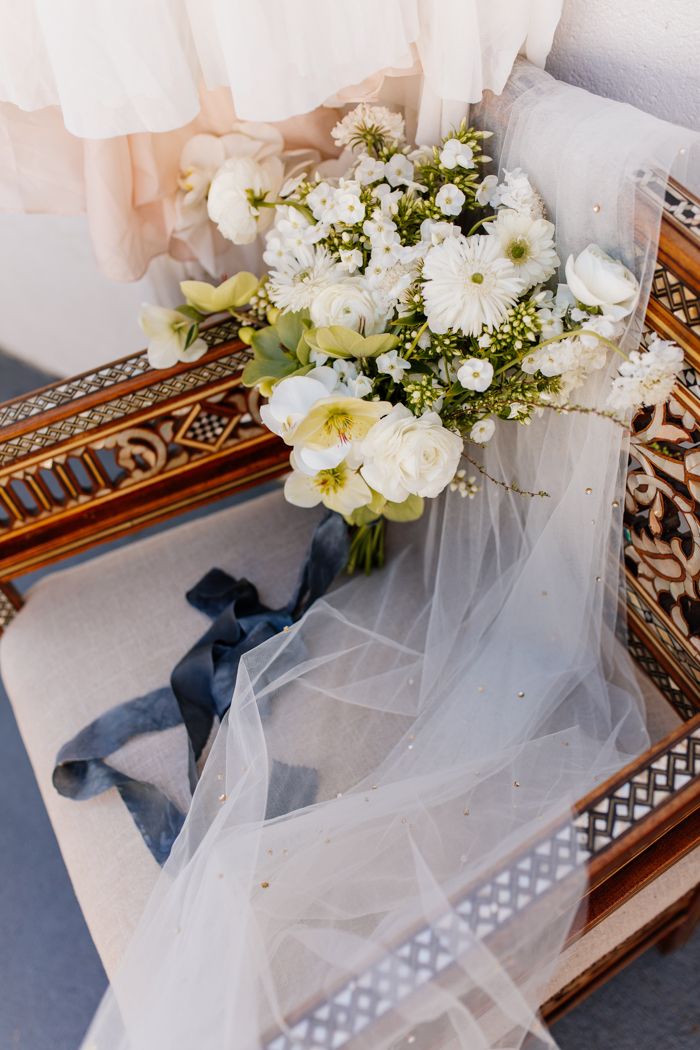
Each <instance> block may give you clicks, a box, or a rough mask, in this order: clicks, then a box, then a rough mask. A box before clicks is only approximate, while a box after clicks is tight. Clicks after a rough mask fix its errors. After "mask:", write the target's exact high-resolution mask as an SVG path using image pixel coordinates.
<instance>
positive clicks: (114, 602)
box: [0, 492, 697, 995]
mask: <svg viewBox="0 0 700 1050" xmlns="http://www.w3.org/2000/svg"><path fill="white" fill-rule="evenodd" d="M320 516H321V512H320V511H308V510H300V509H298V508H296V507H293V506H291V505H290V504H288V503H286V502H285V500H284V497H283V495H282V493H281V492H275V493H272V494H269V495H267V496H261V497H259V498H257V499H254V500H251V501H249V502H247V503H243V504H240V505H238V506H235V507H233V508H230V509H227V510H223V511H219V512H217V513H214V514H211V515H209V516H208V517H206V518H202V519H199V520H197V521H194V522H191V523H188V524H186V525H181V526H178V527H176V528H173V529H171V530H169V531H167V532H164V533H160V534H159V535H156V536H154V537H152V538H149V539H146V540H141V541H139V542H136V543H133V544H131V545H130V546H128V547H125V548H122V549H120V550H118V551H114V552H112V553H109V554H104V555H102V556H100V557H97V558H95V559H93V560H91V561H89V562H87V563H86V564H83V565H80V566H78V567H76V568H71V569H67V570H63V571H59V572H55V573H53V574H51V575H50V576H47V577H45V578H43V579H42V580H40V581H39V582H38V583H37V584H36V585H35V586H34V587H33V588H32V590H31V591H30V592H29V596H28V601H27V604H26V606H25V607H24V608H23V609H22V611H21V613H20V614H19V615H18V616H17V618H16V619H15V620H14V621H13V623H12V624H11V625H10V627H9V628H8V630H7V632H6V633H5V635H4V636H3V638H2V641H1V643H0V665H1V667H2V676H3V679H4V681H5V685H6V688H7V692H8V695H9V697H10V700H11V702H12V705H13V708H14V710H15V714H16V717H17V721H18V724H19V728H20V731H21V733H22V737H23V739H24V742H25V745H26V748H27V751H28V753H29V757H30V759H31V761H32V764H33V767H34V771H35V773H36V777H37V780H38V782H39V786H40V789H41V792H42V795H43V798H44V802H45V804H46V808H47V810H48V812H49V816H50V818H51V821H52V824H53V827H54V830H55V832H56V836H57V838H58V841H59V844H60V847H61V850H62V853H63V857H64V859H65V862H66V866H67V868H68V872H69V875H70V877H71V880H72V882H73V886H74V888H75V892H76V895H77V897H78V900H79V902H80V905H81V907H82V909H83V913H84V915H85V918H86V921H87V924H88V927H89V929H90V932H91V934H92V936H93V939H94V941H95V944H96V946H97V949H98V951H99V953H100V956H101V958H102V961H103V963H104V966H105V969H106V970H107V973H108V974H109V975H112V974H113V973H114V971H115V968H116V966H117V965H118V963H119V961H120V959H121V957H122V954H123V952H124V949H125V948H126V945H127V943H128V941H129V938H130V937H131V934H132V932H133V930H134V927H135V925H136V923H137V922H138V920H139V918H140V916H141V913H142V911H143V909H144V907H145V904H146V901H147V899H148V897H149V895H150V893H151V890H152V889H153V886H154V884H155V882H156V879H157V878H158V874H159V870H160V869H159V867H158V865H157V863H156V861H155V860H154V859H153V857H152V855H151V853H150V851H149V850H148V848H147V847H146V845H145V843H144V841H143V839H142V837H141V835H140V833H139V831H138V830H137V828H136V825H135V824H134V822H133V820H132V818H131V816H130V814H129V812H128V810H127V809H126V806H125V805H124V803H123V802H122V800H121V797H120V796H119V794H118V792H117V790H116V788H111V789H110V790H109V791H107V792H106V793H105V794H103V795H100V796H98V797H96V798H94V799H90V800H89V801H85V802H74V801H72V800H70V799H67V798H63V797H62V796H60V795H59V794H58V793H57V792H56V791H55V790H54V787H53V784H52V782H51V776H52V772H53V768H54V764H55V760H56V755H57V753H58V751H59V749H60V748H61V746H62V745H63V744H65V743H66V742H67V741H68V740H70V739H71V737H73V736H74V735H75V734H76V733H77V732H78V731H79V730H81V729H83V728H84V727H85V726H86V725H87V724H88V723H89V722H91V721H92V720H93V719H94V718H96V717H97V716H98V715H99V714H101V713H103V712H104V711H106V710H108V709H109V708H110V707H113V706H114V705H115V704H119V703H122V702H123V701H125V700H131V699H133V698H134V697H136V696H141V695H143V694H144V693H146V692H148V691H149V690H151V689H155V688H158V687H159V686H163V685H166V684H167V683H168V681H169V677H170V672H171V671H172V669H173V667H174V666H175V664H176V663H177V661H178V660H179V659H180V657H182V656H183V655H184V653H185V652H186V651H187V650H188V649H189V648H190V647H191V646H192V644H193V643H194V642H195V641H196V640H197V638H199V637H200V636H201V635H202V634H203V633H204V631H205V630H206V629H207V627H208V626H209V624H210V620H209V619H208V618H207V617H206V616H205V615H204V614H203V613H200V612H198V611H197V610H195V609H193V608H192V607H191V606H190V605H189V604H188V603H187V602H186V600H185V592H186V591H187V590H189V588H191V587H192V586H193V585H194V584H195V583H196V582H197V581H198V580H199V579H200V578H201V577H202V576H203V575H204V574H205V573H206V572H207V571H208V570H209V569H211V568H213V567H217V568H220V569H224V570H225V571H226V572H228V573H230V574H231V575H232V576H236V577H240V576H246V577H247V578H248V579H249V580H251V582H253V583H254V584H256V586H257V587H258V589H259V592H260V597H261V599H262V601H263V602H265V603H266V604H268V605H269V606H271V607H272V608H276V607H279V606H281V605H283V604H284V603H285V602H286V601H287V600H288V599H289V597H290V596H291V593H292V590H293V588H294V585H295V583H296V579H297V575H298V572H299V569H300V566H301V563H302V560H303V557H304V554H305V552H306V549H307V546H308V543H309V541H310V538H311V534H312V532H313V529H314V527H315V525H316V524H317V522H318V521H319V519H320ZM639 677H640V684H641V685H642V687H643V691H644V693H645V699H646V702H647V710H648V714H649V721H650V729H651V731H652V738H654V739H658V738H660V737H661V736H663V735H665V733H667V732H669V731H670V730H671V729H672V728H675V726H676V725H678V724H679V720H678V717H677V715H675V713H674V712H673V711H672V710H671V708H670V707H669V706H668V704H667V703H666V701H665V700H664V699H663V698H662V697H661V695H660V694H659V693H658V691H657V690H656V689H655V688H654V687H653V686H652V685H651V683H650V682H649V680H648V679H646V678H645V676H644V675H642V674H641V672H640V673H639ZM109 763H110V765H113V766H115V767H116V768H118V769H120V770H121V771H122V772H124V773H127V774H128V775H130V776H133V777H135V778H136V779H140V780H149V781H151V782H152V783H154V784H156V785H157V786H158V787H160V788H161V790H163V791H164V792H165V793H166V794H167V795H168V796H169V797H170V798H172V800H173V801H174V802H175V803H176V805H178V806H179V807H180V808H181V809H182V810H183V811H184V810H186V809H187V807H188V805H189V800H190V790H189V782H188V775H187V764H188V749H187V739H186V734H185V729H184V726H176V727H175V728H173V729H169V730H166V731H165V732H163V733H149V734H145V735H143V736H141V737H137V738H134V740H132V741H130V742H129V743H128V744H127V745H125V746H124V747H122V748H121V749H120V750H119V751H118V752H114V754H113V755H111V756H110V757H109ZM688 859H689V858H688ZM690 872H691V869H690V868H688V866H687V865H686V864H685V863H683V865H682V866H681V865H678V866H677V870H676V869H673V870H672V871H671V872H667V873H666V874H665V875H664V876H662V877H661V878H660V879H659V880H657V881H656V882H654V883H652V885H651V886H649V887H647V888H646V889H645V890H644V891H642V893H641V894H639V895H638V897H635V898H634V899H633V900H632V901H630V902H629V903H628V904H627V905H625V906H624V907H623V908H620V909H619V910H618V911H617V912H615V913H614V914H613V915H612V916H610V917H609V918H608V919H606V920H605V921H604V922H602V923H601V924H600V925H599V926H598V927H596V928H595V929H594V930H593V931H592V932H591V933H589V934H588V935H587V936H586V937H584V938H583V939H582V940H581V941H580V942H578V943H577V945H574V946H573V947H572V948H571V949H569V950H568V951H567V952H566V953H565V954H564V956H562V958H561V960H560V961H559V967H558V972H557V974H556V976H555V977H554V979H553V981H552V983H551V985H550V989H549V992H548V994H549V995H553V994H556V993H557V992H558V991H559V990H560V989H561V988H562V986H563V985H566V984H568V983H569V982H570V981H571V980H573V979H575V977H576V976H577V975H578V974H580V973H582V972H584V971H585V970H586V969H587V968H588V967H589V966H590V965H591V962H592V961H594V960H595V959H597V958H599V957H600V956H602V955H605V954H606V953H607V952H609V951H611V950H612V948H614V946H615V945H617V944H620V943H622V942H623V941H625V940H626V939H627V938H628V937H630V936H631V935H632V934H633V933H634V932H635V930H637V929H638V928H639V927H640V926H643V925H644V924H645V923H646V922H648V921H649V919H650V915H653V914H655V913H656V912H658V911H662V910H664V909H665V908H667V907H668V906H669V905H670V904H671V903H673V901H674V900H676V899H679V898H680V897H681V896H682V895H683V893H685V892H686V890H687V886H686V883H687V882H688V880H689V879H691V880H692V876H691V873H690ZM695 881H697V876H695ZM638 899H639V907H638V906H637V904H636V903H635V902H637V901H638ZM642 905H643V907H642Z"/></svg>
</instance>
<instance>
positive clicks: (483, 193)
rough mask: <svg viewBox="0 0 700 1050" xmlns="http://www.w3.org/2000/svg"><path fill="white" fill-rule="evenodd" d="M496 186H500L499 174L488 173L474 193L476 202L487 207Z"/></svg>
mask: <svg viewBox="0 0 700 1050" xmlns="http://www.w3.org/2000/svg"><path fill="white" fill-rule="evenodd" d="M496 186H498V176H497V175H487V176H486V178H485V179H484V181H483V182H482V183H481V185H480V186H479V187H478V189H477V191H476V193H475V195H474V198H475V200H476V203H477V204H480V205H481V207H482V208H485V207H486V205H487V204H488V203H489V202H490V200H491V198H492V197H493V195H494V191H495V189H496Z"/></svg>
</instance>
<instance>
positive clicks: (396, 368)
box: [376, 350, 411, 383]
mask: <svg viewBox="0 0 700 1050" xmlns="http://www.w3.org/2000/svg"><path fill="white" fill-rule="evenodd" d="M376 361H377V370H378V371H379V372H386V373H387V374H388V375H390V376H391V378H392V379H393V380H394V381H395V382H397V383H400V382H401V380H402V379H403V374H404V372H407V371H408V369H409V368H410V367H411V366H410V364H409V363H408V361H405V360H404V358H403V357H399V352H398V350H388V351H387V352H386V353H385V354H380V355H379V356H378V357H377V359H376Z"/></svg>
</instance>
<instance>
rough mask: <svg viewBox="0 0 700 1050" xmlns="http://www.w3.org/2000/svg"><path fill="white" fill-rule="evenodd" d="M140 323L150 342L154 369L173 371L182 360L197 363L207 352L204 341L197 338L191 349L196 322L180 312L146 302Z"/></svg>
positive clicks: (151, 360) (142, 309) (140, 315)
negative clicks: (193, 326)
mask: <svg viewBox="0 0 700 1050" xmlns="http://www.w3.org/2000/svg"><path fill="white" fill-rule="evenodd" d="M139 324H140V325H141V330H142V331H143V333H144V335H145V336H147V338H148V339H149V343H148V363H149V365H150V366H151V368H172V366H173V365H176V364H177V363H178V361H196V360H197V358H198V357H201V356H202V354H206V352H207V344H206V343H205V342H204V340H203V339H195V340H194V341H193V342H191V343H190V345H189V346H187V338H188V334H189V332H190V329H191V328H192V324H193V322H192V320H191V319H190V318H189V317H185V315H184V314H181V313H179V312H178V311H177V310H167V309H166V308H165V307H164V306H153V305H152V304H151V303H144V304H143V307H142V308H141V312H140V314H139Z"/></svg>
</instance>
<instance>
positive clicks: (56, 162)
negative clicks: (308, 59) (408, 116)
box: [0, 87, 339, 281]
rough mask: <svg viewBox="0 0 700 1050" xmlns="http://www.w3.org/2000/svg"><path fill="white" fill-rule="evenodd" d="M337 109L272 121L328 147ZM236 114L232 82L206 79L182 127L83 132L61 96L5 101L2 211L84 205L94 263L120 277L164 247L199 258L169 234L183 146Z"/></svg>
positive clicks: (0, 131) (325, 151)
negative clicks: (31, 105) (27, 107)
mask: <svg viewBox="0 0 700 1050" xmlns="http://www.w3.org/2000/svg"><path fill="white" fill-rule="evenodd" d="M338 117H339V114H338V111H337V110H336V109H331V108H329V107H326V106H321V107H319V108H318V109H316V110H315V111H314V112H312V113H307V114H304V115H303V116H298V117H291V118H290V119H289V120H284V121H280V122H277V123H276V124H275V126H276V127H278V128H279V130H280V131H281V133H282V135H283V137H284V141H285V147H286V148H287V149H300V148H302V147H306V148H309V147H310V148H315V149H317V150H318V151H319V152H320V153H321V154H322V156H324V157H330V156H335V155H336V154H337V150H336V149H335V148H334V146H333V140H332V139H331V137H330V129H331V128H332V127H333V125H334V124H335V123H336V122H337V120H338ZM236 119H237V118H236V112H235V110H234V107H233V100H232V98H231V92H230V90H229V88H217V89H216V90H215V91H207V90H206V88H204V87H202V88H200V112H199V114H198V116H197V117H196V118H195V120H193V121H192V122H191V123H189V124H187V125H185V126H184V127H182V128H178V129H177V130H176V131H167V132H160V133H153V132H141V133H139V134H135V135H123V136H119V137H118V138H110V139H80V138H77V137H76V136H74V135H71V133H70V132H69V131H67V130H66V128H65V125H64V123H63V115H62V113H61V109H60V107H58V106H47V107H45V108H43V109H38V110H34V111H33V112H26V111H24V110H21V109H19V108H18V107H17V106H15V105H13V104H12V103H9V102H4V103H0V172H2V177H0V211H12V212H52V213H54V214H62V215H78V214H84V213H87V215H88V218H89V221H90V232H91V236H92V243H93V247H94V251H95V258H96V261H97V265H98V267H99V269H100V270H101V272H102V273H103V274H104V275H105V276H106V277H109V278H111V279H112V280H115V281H136V280H138V279H139V278H140V277H142V276H143V275H144V273H145V272H146V269H147V267H148V264H149V262H150V261H151V259H153V258H154V257H155V256H157V255H162V254H164V253H166V252H167V253H169V254H170V255H172V256H173V257H174V258H176V259H180V260H183V261H187V260H190V259H193V258H194V256H193V255H192V252H191V250H190V249H189V247H188V246H187V245H186V244H184V243H183V242H182V241H180V240H178V239H177V237H176V236H174V235H173V233H174V230H175V225H176V222H177V212H176V206H175V202H176V196H177V189H178V186H177V177H178V173H179V170H180V154H181V152H182V148H183V146H184V145H185V143H186V142H187V141H188V140H189V139H190V138H192V136H193V135H196V134H198V133H200V132H208V133H210V134H214V135H225V134H226V133H227V132H229V131H230V130H231V126H232V124H233V123H234V122H235V120H236ZM214 232H215V236H217V237H220V235H219V234H218V233H217V232H216V231H214ZM221 241H222V244H221V247H222V249H223V248H224V247H225V243H226V242H224V241H223V238H222V239H221Z"/></svg>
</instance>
